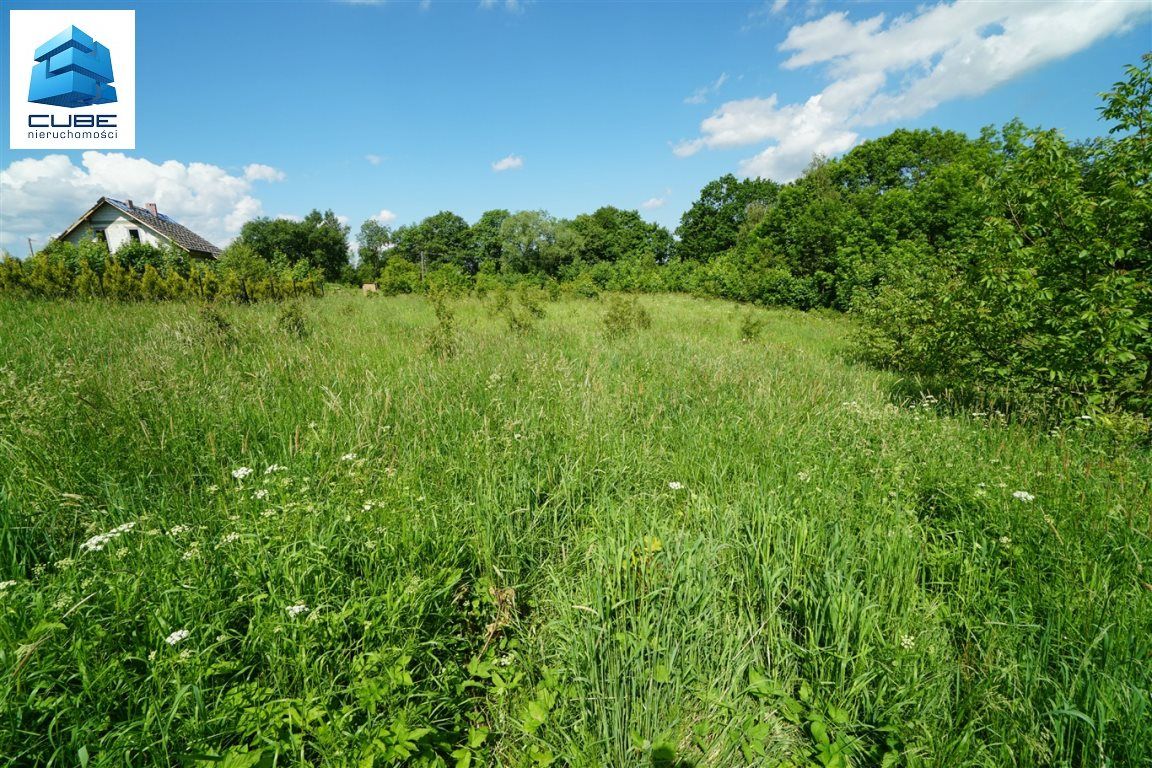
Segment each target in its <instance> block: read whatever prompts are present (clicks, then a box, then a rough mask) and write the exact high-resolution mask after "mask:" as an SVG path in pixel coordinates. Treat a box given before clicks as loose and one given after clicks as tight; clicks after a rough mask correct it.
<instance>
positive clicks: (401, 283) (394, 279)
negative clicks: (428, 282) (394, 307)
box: [376, 256, 420, 296]
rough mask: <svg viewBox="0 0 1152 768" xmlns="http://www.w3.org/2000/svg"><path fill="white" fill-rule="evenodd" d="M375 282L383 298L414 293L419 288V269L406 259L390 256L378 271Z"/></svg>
mask: <svg viewBox="0 0 1152 768" xmlns="http://www.w3.org/2000/svg"><path fill="white" fill-rule="evenodd" d="M376 282H377V287H378V288H379V290H380V293H382V294H384V295H385V296H397V295H399V294H401V293H414V292H415V291H416V290H417V289H418V288H419V287H420V268H419V267H417V266H416V265H415V264H413V263H412V262H410V261H408V260H407V259H404V258H401V257H399V256H392V257H391V258H389V259H388V261H387V262H385V264H384V269H382V270H380V278H379V279H378V280H377V281H376Z"/></svg>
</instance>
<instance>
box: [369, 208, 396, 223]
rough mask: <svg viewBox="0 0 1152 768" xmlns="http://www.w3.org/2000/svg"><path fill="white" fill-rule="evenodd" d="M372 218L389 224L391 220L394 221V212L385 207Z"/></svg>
mask: <svg viewBox="0 0 1152 768" xmlns="http://www.w3.org/2000/svg"><path fill="white" fill-rule="evenodd" d="M372 218H374V219H376V221H378V222H380V223H381V224H390V223H392V222H393V221H396V214H394V213H392V211H390V210H388V209H387V208H385V209H384V210H382V211H380V213H378V214H376V215H375V216H373V217H372Z"/></svg>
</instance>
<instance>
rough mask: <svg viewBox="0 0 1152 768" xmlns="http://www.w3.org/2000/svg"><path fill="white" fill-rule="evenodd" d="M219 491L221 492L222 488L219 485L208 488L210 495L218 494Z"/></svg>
mask: <svg viewBox="0 0 1152 768" xmlns="http://www.w3.org/2000/svg"><path fill="white" fill-rule="evenodd" d="M219 490H220V486H218V485H210V486H208V493H216V492H217V491H219Z"/></svg>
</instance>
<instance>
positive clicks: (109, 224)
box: [67, 205, 167, 253]
mask: <svg viewBox="0 0 1152 768" xmlns="http://www.w3.org/2000/svg"><path fill="white" fill-rule="evenodd" d="M98 229H103V230H104V236H105V237H106V238H107V239H108V250H109V251H112V252H113V253H115V252H116V249H117V248H119V247H120V246H122V245H124V243H127V242H130V241H131V239H132V236H131V235H129V234H128V230H130V229H136V230H139V231H140V242H142V243H148V244H149V245H155V246H157V247H161V246H163V245H164V244H165V243H166V242H167V239H166V238H164V237H162V236H161V235H158V234H157V233H155V232H153V231H152V230H151V229H148V228H147V227H145V226H144V225H143V224H141V223H140V222H138V221H136V220H135V219H130V218H128V217H127V216H125V215H124V214H122V213H121V212H120V211H118V210H117V209H116V208H114V207H112V206H111V205H102V206H100V207H99V208H98V209H97V210H96V211H95V212H94V213H93V214H92V215H91V216H89V217H88V221H87V222H85V223H84V224H81V225H80V226H79V227H77V228H76V229H75V230H73V231H72V233H71V234H69V235H68V237H67V240H68V242H70V243H79V242H81V241H82V240H84V238H86V237H91V235H92V233H93V232H95V231H96V230H98Z"/></svg>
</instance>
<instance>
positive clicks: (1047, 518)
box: [1044, 515, 1056, 525]
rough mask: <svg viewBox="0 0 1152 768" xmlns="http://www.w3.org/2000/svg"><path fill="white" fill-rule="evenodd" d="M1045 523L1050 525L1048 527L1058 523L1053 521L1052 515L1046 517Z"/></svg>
mask: <svg viewBox="0 0 1152 768" xmlns="http://www.w3.org/2000/svg"><path fill="white" fill-rule="evenodd" d="M1044 522H1046V523H1048V525H1055V524H1056V521H1055V520H1053V519H1052V515H1044Z"/></svg>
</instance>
